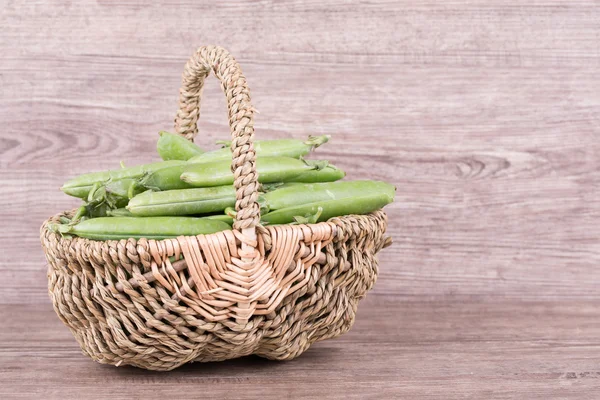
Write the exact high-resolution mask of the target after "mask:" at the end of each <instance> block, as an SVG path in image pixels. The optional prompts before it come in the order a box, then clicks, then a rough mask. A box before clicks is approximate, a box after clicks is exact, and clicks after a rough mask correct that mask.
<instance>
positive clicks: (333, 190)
mask: <svg viewBox="0 0 600 400" xmlns="http://www.w3.org/2000/svg"><path fill="white" fill-rule="evenodd" d="M395 192H396V188H395V187H394V186H393V185H390V184H389V183H386V182H380V181H366V180H364V181H345V182H327V183H312V184H306V183H304V184H298V183H288V184H285V185H283V186H281V187H280V188H279V189H276V190H273V191H271V192H268V193H265V194H263V195H262V198H263V199H264V201H265V202H266V204H267V205H268V208H269V209H270V210H280V209H282V208H289V207H296V206H299V205H302V204H312V203H316V202H319V201H328V200H340V199H353V198H356V197H360V196H364V195H380V194H382V195H387V196H389V197H390V198H392V199H393V198H394V195H395Z"/></svg>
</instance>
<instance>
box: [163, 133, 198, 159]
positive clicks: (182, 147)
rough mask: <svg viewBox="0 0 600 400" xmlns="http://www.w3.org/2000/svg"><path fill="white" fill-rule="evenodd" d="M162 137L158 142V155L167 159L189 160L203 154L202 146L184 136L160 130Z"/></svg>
mask: <svg viewBox="0 0 600 400" xmlns="http://www.w3.org/2000/svg"><path fill="white" fill-rule="evenodd" d="M159 135H160V137H159V138H158V141H157V143H156V150H157V151H158V155H160V158H162V159H163V160H165V161H168V160H183V161H187V160H189V159H190V158H192V157H196V156H199V155H201V154H203V151H202V149H201V148H200V147H198V146H196V145H195V144H194V143H192V142H191V141H189V140H187V139H186V138H184V137H183V136H180V135H176V134H173V133H169V132H164V131H163V132H159Z"/></svg>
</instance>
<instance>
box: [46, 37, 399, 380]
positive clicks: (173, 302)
mask: <svg viewBox="0 0 600 400" xmlns="http://www.w3.org/2000/svg"><path fill="white" fill-rule="evenodd" d="M211 71H212V72H214V73H215V75H216V76H217V78H218V79H219V80H220V82H221V85H222V87H223V90H224V91H225V95H226V97H227V100H228V109H229V123H230V127H231V133H232V139H233V140H232V159H233V161H232V170H233V172H234V176H235V183H234V186H235V187H236V189H237V190H236V192H237V197H238V201H237V204H236V209H237V211H238V212H237V216H236V221H235V223H234V226H233V229H232V230H228V231H223V232H218V233H214V234H211V235H198V236H181V237H178V238H176V239H165V240H147V239H139V240H135V239H128V240H120V241H115V240H109V241H94V240H88V239H84V238H78V237H73V238H67V237H62V236H61V235H60V234H58V233H54V232H52V231H50V230H49V229H47V224H48V223H58V222H59V218H60V217H61V216H63V215H64V216H72V215H73V212H72V211H71V212H66V213H63V214H59V215H56V216H54V217H52V218H50V219H49V220H47V221H46V222H44V224H43V225H42V228H41V241H42V247H43V249H44V252H45V254H46V258H47V260H48V263H49V268H48V280H49V283H48V288H49V292H50V297H51V299H52V303H53V305H54V309H55V311H56V313H57V314H58V316H59V317H60V319H61V320H62V321H63V322H64V323H65V325H67V326H68V327H69V329H70V330H71V332H72V333H73V335H74V336H75V338H76V339H77V341H78V342H79V344H80V346H81V348H82V350H83V352H84V353H85V354H87V355H88V356H90V357H91V358H92V359H94V360H96V361H98V362H100V363H103V364H112V365H117V366H119V365H132V366H136V367H140V368H145V369H150V370H171V369H173V368H176V367H178V366H180V365H182V364H185V363H188V362H208V361H222V360H227V359H232V358H237V357H242V356H246V355H251V354H255V355H258V356H261V357H266V358H269V359H276V360H285V359H291V358H294V357H297V356H299V355H300V354H302V353H303V352H304V351H306V350H307V349H308V347H309V346H310V345H311V344H312V343H314V342H316V341H319V340H324V339H329V338H333V337H336V336H339V335H341V334H343V333H345V332H347V331H348V330H349V329H350V327H351V326H352V324H353V322H354V318H355V314H356V309H357V305H358V301H359V300H360V299H361V298H363V297H364V296H365V294H366V292H367V291H368V290H370V289H371V288H372V286H373V285H374V283H375V281H376V278H377V272H378V267H377V253H378V252H379V251H380V250H381V249H382V248H384V247H387V246H389V245H390V244H391V239H390V238H389V237H386V236H385V230H386V227H387V217H386V215H385V213H384V212H383V211H377V212H375V213H372V214H369V215H351V216H344V217H339V218H333V219H331V220H329V221H327V222H321V223H317V224H309V225H280V226H267V227H264V226H262V225H260V209H259V207H258V205H257V204H256V198H257V195H258V187H259V186H258V176H257V174H256V167H255V154H254V149H253V145H252V141H253V134H254V128H253V111H254V110H253V108H252V106H251V104H250V97H249V92H248V89H247V86H246V80H245V78H244V76H243V75H242V73H241V70H240V68H239V65H238V64H237V62H236V61H235V60H234V59H233V57H232V56H231V55H230V54H229V53H228V52H227V51H226V50H224V49H222V48H220V47H215V46H206V47H201V48H200V49H198V51H197V52H196V53H195V54H194V56H193V57H192V59H190V61H189V62H188V64H186V68H185V71H184V74H183V86H182V89H181V91H180V107H179V112H178V114H177V118H176V120H175V131H176V132H178V133H180V134H181V135H183V136H185V137H187V138H189V139H192V138H193V137H194V136H195V135H196V134H197V127H196V122H197V119H198V115H199V102H200V94H201V90H202V86H203V83H204V79H205V78H206V77H207V76H208V75H209V73H210V72H211Z"/></svg>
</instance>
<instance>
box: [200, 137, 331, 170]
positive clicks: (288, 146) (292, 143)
mask: <svg viewBox="0 0 600 400" xmlns="http://www.w3.org/2000/svg"><path fill="white" fill-rule="evenodd" d="M329 138H330V136H329V135H322V136H310V137H309V138H308V140H305V141H302V140H298V139H276V140H258V141H256V142H254V150H255V151H256V155H257V156H260V157H292V158H300V157H302V156H305V155H307V154H308V153H310V152H311V151H312V150H314V149H316V148H317V147H319V146H321V145H322V144H324V143H327V142H328V141H329ZM220 143H229V142H220ZM230 159H231V149H230V148H229V147H223V148H221V149H219V150H214V151H208V152H206V153H204V154H201V155H199V156H195V157H192V158H191V159H190V160H189V162H190V163H205V162H212V161H222V160H230Z"/></svg>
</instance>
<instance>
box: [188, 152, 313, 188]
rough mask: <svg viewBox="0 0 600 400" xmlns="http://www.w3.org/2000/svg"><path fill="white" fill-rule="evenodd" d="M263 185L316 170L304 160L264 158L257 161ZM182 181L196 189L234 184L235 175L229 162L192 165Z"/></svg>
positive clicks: (284, 180) (291, 178) (259, 178)
mask: <svg viewBox="0 0 600 400" xmlns="http://www.w3.org/2000/svg"><path fill="white" fill-rule="evenodd" d="M256 168H257V170H258V180H259V182H261V183H272V182H287V181H291V180H293V178H295V177H296V176H298V175H300V174H301V173H303V172H306V171H310V170H312V169H315V166H312V165H308V164H307V163H305V162H304V161H302V160H297V159H295V158H291V157H262V158H259V159H258V160H257V161H256ZM180 178H181V180H182V181H183V182H185V183H187V184H189V185H191V186H195V187H210V186H225V185H232V184H233V173H232V172H231V167H230V162H229V161H228V160H224V161H215V162H211V163H206V164H190V165H188V166H187V167H186V168H185V169H184V171H183V173H182V174H181V177H180Z"/></svg>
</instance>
